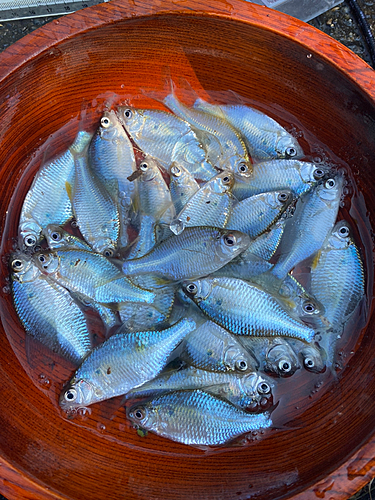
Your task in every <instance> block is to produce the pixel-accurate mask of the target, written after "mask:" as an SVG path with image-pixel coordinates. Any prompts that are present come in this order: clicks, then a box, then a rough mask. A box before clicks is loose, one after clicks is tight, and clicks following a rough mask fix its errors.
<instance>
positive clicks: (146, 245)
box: [126, 215, 157, 259]
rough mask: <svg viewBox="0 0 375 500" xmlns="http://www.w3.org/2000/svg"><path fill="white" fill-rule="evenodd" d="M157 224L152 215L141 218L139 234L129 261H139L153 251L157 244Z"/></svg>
mask: <svg viewBox="0 0 375 500" xmlns="http://www.w3.org/2000/svg"><path fill="white" fill-rule="evenodd" d="M156 224H157V221H156V220H155V218H154V217H153V216H152V215H142V216H141V218H140V227H139V233H138V236H137V238H136V239H135V240H134V241H133V243H132V244H131V247H130V252H129V253H128V255H127V257H126V258H127V259H138V258H140V257H143V256H144V255H146V254H147V253H148V252H150V251H151V250H152V248H153V247H154V246H155V244H156V231H155V226H156Z"/></svg>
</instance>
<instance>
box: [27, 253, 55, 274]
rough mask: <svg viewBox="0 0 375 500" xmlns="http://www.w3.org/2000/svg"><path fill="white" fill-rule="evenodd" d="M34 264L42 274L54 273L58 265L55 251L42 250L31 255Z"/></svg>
mask: <svg viewBox="0 0 375 500" xmlns="http://www.w3.org/2000/svg"><path fill="white" fill-rule="evenodd" d="M33 260H34V263H35V265H36V266H37V267H38V268H39V269H40V270H41V271H42V273H43V274H52V273H55V272H56V271H57V270H58V268H59V265H60V260H59V256H58V254H57V253H56V252H50V251H48V250H42V251H41V252H37V253H35V254H34V255H33Z"/></svg>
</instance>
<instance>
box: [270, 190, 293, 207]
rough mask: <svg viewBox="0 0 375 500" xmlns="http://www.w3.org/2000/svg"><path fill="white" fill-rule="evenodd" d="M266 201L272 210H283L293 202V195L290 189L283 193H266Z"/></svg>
mask: <svg viewBox="0 0 375 500" xmlns="http://www.w3.org/2000/svg"><path fill="white" fill-rule="evenodd" d="M264 199H265V202H266V203H267V205H268V206H269V207H271V208H272V209H277V208H278V209H279V210H283V209H285V208H286V207H287V206H288V205H289V204H290V203H291V202H292V201H293V194H292V192H291V191H290V189H283V190H282V191H273V192H269V193H265V194H264Z"/></svg>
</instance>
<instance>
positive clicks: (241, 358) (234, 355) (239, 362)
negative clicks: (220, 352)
mask: <svg viewBox="0 0 375 500" xmlns="http://www.w3.org/2000/svg"><path fill="white" fill-rule="evenodd" d="M223 361H224V365H225V366H226V367H227V368H228V369H229V370H231V371H236V372H238V373H248V372H249V371H253V370H254V364H256V363H255V360H254V358H253V357H252V356H250V354H249V353H247V352H246V351H245V350H244V349H240V348H239V347H238V346H237V345H235V344H232V345H229V346H228V347H227V349H226V350H225V352H224V356H223Z"/></svg>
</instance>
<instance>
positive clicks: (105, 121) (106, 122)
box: [100, 116, 111, 128]
mask: <svg viewBox="0 0 375 500" xmlns="http://www.w3.org/2000/svg"><path fill="white" fill-rule="evenodd" d="M100 125H101V126H102V127H103V128H108V127H109V126H110V125H111V121H110V119H109V118H107V117H106V116H103V118H102V119H101V120H100Z"/></svg>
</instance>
